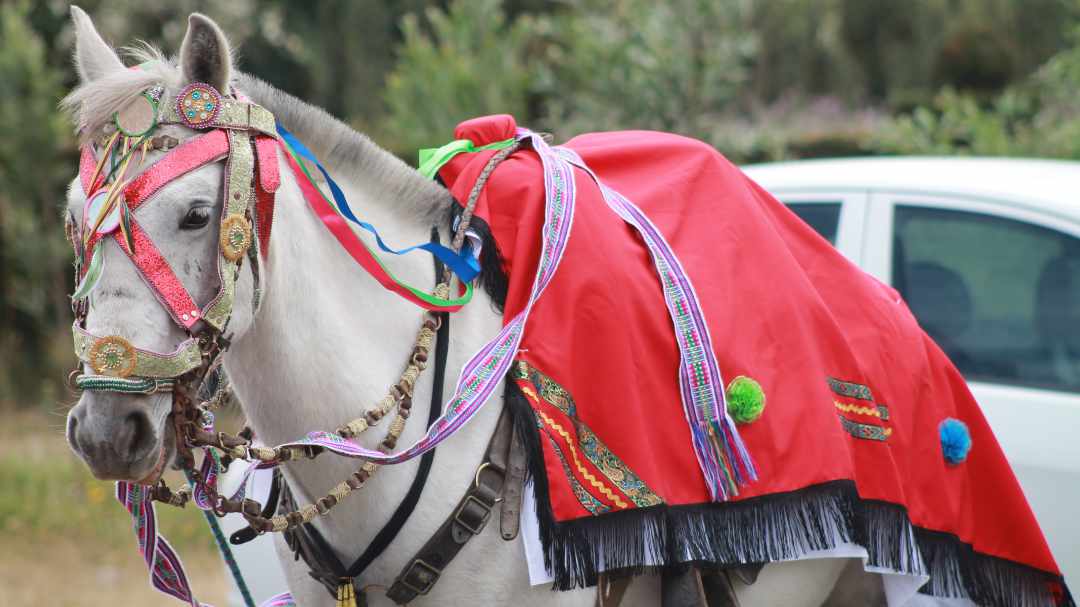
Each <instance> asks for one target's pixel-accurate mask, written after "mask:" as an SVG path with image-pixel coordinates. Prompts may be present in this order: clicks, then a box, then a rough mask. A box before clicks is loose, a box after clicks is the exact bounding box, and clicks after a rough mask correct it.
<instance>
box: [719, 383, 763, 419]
mask: <svg viewBox="0 0 1080 607" xmlns="http://www.w3.org/2000/svg"><path fill="white" fill-rule="evenodd" d="M726 394H727V410H728V415H730V416H731V419H733V420H735V421H736V422H737V423H740V424H749V423H750V422H753V421H755V420H757V418H759V417H761V412H762V411H764V410H765V391H764V390H762V389H761V384H759V383H757V382H756V381H754V380H753V379H751V378H749V377H746V376H745V375H740V376H738V377H736V378H735V379H733V380H731V383H729V384H728V387H727V391H726Z"/></svg>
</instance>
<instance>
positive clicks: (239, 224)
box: [221, 215, 251, 262]
mask: <svg viewBox="0 0 1080 607" xmlns="http://www.w3.org/2000/svg"><path fill="white" fill-rule="evenodd" d="M250 246H251V222H250V221H248V220H247V217H244V216H243V215H229V216H228V217H226V218H225V219H223V220H222V221H221V255H222V256H223V257H225V259H228V260H229V261H233V262H236V261H239V260H240V258H242V257H243V256H244V253H247V250H248V247H250Z"/></svg>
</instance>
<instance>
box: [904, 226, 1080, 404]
mask: <svg viewBox="0 0 1080 607" xmlns="http://www.w3.org/2000/svg"><path fill="white" fill-rule="evenodd" d="M893 286H894V287H895V288H896V289H897V290H898V291H900V293H901V294H902V295H903V296H904V299H906V300H907V302H908V305H909V306H910V307H911V311H912V313H914V315H915V317H916V318H918V320H919V324H921V325H922V327H923V329H924V330H926V332H927V333H928V334H929V335H930V336H931V337H932V338H933V339H934V340H935V341H936V342H937V343H938V345H939V346H941V348H942V349H943V350H944V351H945V353H946V354H948V355H949V357H950V358H951V359H952V361H953V363H955V364H956V366H957V368H958V369H960V372H961V373H963V374H964V376H965V377H967V378H968V379H977V380H984V381H992V382H997V383H1007V384H1017V385H1028V386H1038V387H1045V388H1054V389H1062V390H1069V391H1080V240H1078V239H1076V238H1073V237H1072V236H1068V235H1066V234H1062V233H1060V232H1057V231H1055V230H1050V229H1047V228H1043V227H1039V226H1036V225H1032V224H1029V223H1025V222H1021V221H1016V220H1012V219H1006V218H1003V217H996V216H993V215H986V214H982V213H972V212H964V211H952V210H942V209H933V208H926V207H917V206H904V205H898V206H897V207H896V215H895V221H894V238H893Z"/></svg>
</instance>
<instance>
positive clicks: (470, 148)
mask: <svg viewBox="0 0 1080 607" xmlns="http://www.w3.org/2000/svg"><path fill="white" fill-rule="evenodd" d="M514 141H515V139H514V138H513V137H511V138H509V139H503V140H502V141H496V142H495V143H489V144H486V145H481V146H477V145H476V144H474V143H473V142H472V141H469V140H468V139H455V140H454V141H451V142H450V143H448V144H446V145H444V146H442V147H440V148H425V149H423V150H420V168H419V169H417V170H418V171H420V174H421V175H423V176H424V177H427V178H428V179H434V178H435V175H436V174H437V173H438V172H439V169H441V168H443V165H445V164H446V163H447V162H450V160H451V159H452V158H453V157H454V156H457V155H458V154H464V153H467V152H482V151H484V150H501V149H503V148H508V147H510V146H512V145H514Z"/></svg>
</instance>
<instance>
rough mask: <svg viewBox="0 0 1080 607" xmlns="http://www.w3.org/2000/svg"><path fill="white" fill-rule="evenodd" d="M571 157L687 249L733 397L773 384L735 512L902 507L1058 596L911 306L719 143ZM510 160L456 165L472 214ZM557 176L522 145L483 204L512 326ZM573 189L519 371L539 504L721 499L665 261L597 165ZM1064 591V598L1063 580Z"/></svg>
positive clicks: (674, 143) (976, 416) (500, 134)
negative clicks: (550, 184)
mask: <svg viewBox="0 0 1080 607" xmlns="http://www.w3.org/2000/svg"><path fill="white" fill-rule="evenodd" d="M515 129H516V125H515V124H514V121H513V118H511V117H509V116H495V117H487V118H481V119H476V120H472V121H469V122H466V123H463V124H462V125H460V126H459V127H458V129H457V131H456V132H455V138H458V139H470V140H472V141H473V142H474V143H475V144H477V145H483V144H486V143H491V142H494V141H499V140H503V139H506V138H508V137H512V136H514V132H515ZM565 147H568V148H570V149H572V150H574V151H576V152H577V153H578V154H579V155H580V156H581V157H582V158H583V159H584V161H585V163H586V164H587V165H588V166H589V167H590V168H591V169H592V170H593V171H594V172H595V173H596V174H597V175H598V176H599V178H600V179H601V180H602V181H603V182H604V183H605V184H606V185H608V186H610V187H612V188H614V189H615V190H617V191H619V192H620V193H622V194H623V195H625V196H626V197H627V198H629V199H630V200H631V201H633V202H634V203H635V204H636V205H637V206H638V207H640V208H641V209H642V210H643V211H644V212H645V214H646V215H647V216H648V217H649V218H650V219H651V220H652V221H653V222H654V223H655V224H656V226H657V227H658V228H659V229H660V231H661V232H662V233H663V235H664V237H665V238H666V239H667V241H668V243H670V245H671V246H672V248H673V249H674V251H675V253H676V254H677V256H678V257H679V259H680V260H681V262H682V265H683V267H684V268H685V269H686V271H687V272H688V274H689V275H690V278H691V280H692V281H693V284H694V286H695V288H696V291H697V294H698V296H699V299H700V301H701V305H702V307H703V311H704V314H705V317H706V319H707V321H708V325H709V329H710V332H711V334H712V340H713V345H714V347H715V349H716V353H717V357H718V360H719V364H720V369H721V372H722V374H723V376H724V378H725V381H730V380H731V379H732V378H734V377H736V376H739V375H745V376H749V377H752V378H753V379H755V380H757V381H758V382H759V383H760V384H761V386H762V387H763V389H764V392H765V395H766V398H767V405H766V408H765V411H764V414H763V415H762V416H761V418H760V419H758V420H757V421H755V422H753V423H750V424H743V425H741V426H740V432H741V435H742V437H743V439H744V440H745V442H746V445H747V447H748V449H749V451H750V454H751V456H752V457H753V459H754V461H755V463H756V465H757V468H758V473H759V475H760V480H758V481H757V482H754V483H751V484H750V485H749V486H747V487H744V488H743V490H742V491H741V493H740V495H739V496H738V497H737V498H736V500H735V501H736V502H740V501H745V500H751V498H756V497H759V496H773V495H782V494H786V495H790V494H791V492H797V491H800V490H806V489H808V488H813V487H823V486H830V485H829V484H830V483H834V482H838V481H841V482H846V483H847V484H848V486H853V487H854V492H855V493H857V496H855V497H854V499H857V500H859V502H860V503H878V502H880V503H884V504H890V505H895V506H898V507H900V508H899V511H900V512H902V513H906V517H907V519H908V520H909V521H910V523H911V525H912V526H914V528H915V529H917V530H920V531H922V532H926V533H935V532H940V534H941V535H942V536H943V537H948V538H950V541H954V540H955V541H956V542H957V544H958V545H960V546H966V548H965V550H967V552H973V553H974V554H975V555H979V556H982V557H991V558H994V559H1002V560H1004V561H1008V562H1012V563H1019V564H1022V565H1025V566H1027V567H1029V568H1033V569H1036V570H1038V571H1041V572H1045V573H1046V574H1048V579H1049V580H1050V582H1048V584H1049V586H1051V587H1053V586H1054V583H1055V582H1054V580H1056V579H1059V576H1060V572H1059V570H1058V568H1057V565H1056V564H1055V562H1054V559H1053V557H1052V556H1051V553H1050V550H1049V548H1048V547H1047V545H1046V542H1045V540H1044V539H1043V536H1042V533H1041V532H1040V530H1039V527H1038V524H1037V523H1036V521H1035V517H1034V516H1033V514H1032V512H1031V510H1030V508H1029V507H1028V504H1027V502H1026V500H1025V498H1024V495H1023V493H1022V492H1021V490H1020V487H1019V485H1018V484H1017V482H1016V479H1015V478H1014V476H1013V474H1012V471H1011V470H1010V468H1009V464H1008V462H1006V460H1005V457H1004V455H1003V454H1002V452H1001V449H1000V448H999V446H998V444H997V441H996V440H995V439H994V436H993V433H992V432H991V430H990V428H989V426H988V425H987V423H986V420H985V419H984V417H983V415H982V413H981V412H980V410H979V407H978V405H977V404H976V403H975V401H974V399H973V398H972V396H971V393H970V392H969V391H968V388H967V386H966V384H965V382H964V379H963V377H961V376H960V374H959V373H958V372H957V370H956V368H955V367H954V366H953V365H952V364H951V363H950V362H949V361H948V359H947V358H946V356H945V355H944V354H943V353H942V351H941V350H940V349H939V348H938V347H937V345H936V344H935V343H934V342H933V341H932V340H931V339H930V338H929V337H927V336H926V334H925V333H924V332H923V331H922V330H921V329H920V328H919V325H918V323H917V322H916V320H915V319H914V317H913V316H912V314H911V312H910V311H909V310H908V308H907V306H906V305H905V303H904V302H903V301H902V299H901V298H900V296H899V295H898V294H897V292H896V291H895V290H893V289H892V288H890V287H889V286H887V285H885V284H882V283H881V282H879V281H877V280H875V279H874V278H872V277H871V276H869V275H868V274H866V273H864V272H863V271H862V270H860V269H859V268H858V267H856V266H855V265H853V264H852V263H850V262H849V261H848V260H846V259H845V258H844V257H843V256H841V255H840V254H839V253H838V252H837V251H836V250H835V249H834V248H833V247H832V246H831V245H830V244H829V243H828V242H826V241H825V240H824V239H822V238H821V237H820V236H818V234H817V233H815V232H814V230H813V229H811V228H810V227H809V226H807V225H806V224H805V223H803V222H802V221H801V220H800V219H799V218H798V217H797V216H796V215H794V214H793V213H792V212H791V211H789V210H788V209H787V208H786V207H785V206H784V205H783V204H781V203H780V202H778V201H777V200H776V199H775V198H773V197H772V196H771V195H769V194H768V193H767V192H765V191H764V190H762V189H761V188H760V187H759V186H758V185H757V184H755V183H754V182H753V181H751V180H750V179H749V178H747V177H746V176H745V175H744V174H743V173H742V172H741V171H739V169H738V168H736V167H735V166H734V165H732V164H731V163H729V162H728V161H727V160H726V159H725V158H724V157H723V156H721V155H720V154H719V153H717V152H716V150H714V149H713V148H711V147H709V146H707V145H706V144H704V143H701V142H699V141H695V140H692V139H688V138H685V137H680V136H676V135H670V134H664V133H655V132H643V131H628V132H614V133H595V134H587V135H582V136H579V137H575V138H573V139H571V140H570V141H568V142H567V143H566V144H565ZM494 153H495V152H494V151H483V152H477V153H467V154H461V155H459V156H457V157H455V158H454V159H453V160H451V161H450V162H449V163H448V164H447V165H445V166H444V167H443V168H442V170H441V172H440V177H441V178H442V179H443V181H444V183H445V184H446V185H447V187H449V188H450V190H451V192H452V193H453V195H454V197H455V198H456V199H457V200H459V201H464V200H467V199H468V195H469V192H470V190H471V189H472V188H473V185H474V183H475V181H476V178H477V176H478V174H479V173H480V171H481V169H482V168H483V167H484V165H485V164H486V163H487V161H488V159H490V157H491V156H492V155H493V154H494ZM542 175H543V173H542V168H541V165H540V162H539V159H538V157H537V155H536V154H535V153H534V152H532V151H531V150H528V149H527V148H525V149H522V150H520V151H518V152H516V153H514V154H513V155H512V156H511V157H510V158H509V159H507V160H506V161H504V162H502V163H501V164H500V165H499V166H498V168H497V169H496V170H495V172H494V173H493V174H492V176H491V178H490V180H489V181H488V183H487V185H486V187H485V189H484V190H483V192H482V193H481V194H480V198H479V202H478V205H477V211H476V214H477V216H479V217H481V218H482V219H483V220H484V221H486V222H487V224H488V226H489V227H490V229H491V232H492V234H493V236H494V240H495V242H496V243H497V245H498V248H499V251H500V253H501V255H502V259H503V261H504V264H505V267H504V270H505V271H506V273H507V275H508V278H509V291H508V296H507V302H506V309H505V318H506V319H510V318H511V317H513V315H514V314H516V313H517V312H518V311H519V310H520V309H521V308H522V306H523V305H524V304H525V302H526V299H527V297H528V294H529V290H530V287H531V284H532V281H533V277H534V274H535V269H536V266H537V260H538V255H539V251H540V246H539V238H540V229H539V227H540V225H541V224H542V223H543V216H544V181H543V178H542ZM575 178H576V179H575V181H576V184H577V192H578V193H577V196H578V198H577V201H578V202H577V206H576V211H575V217H574V220H573V228H572V232H571V234H570V239H569V244H568V245H567V249H566V252H565V255H564V257H563V261H562V264H561V265H560V266H559V268H558V270H557V273H556V275H555V277H554V279H553V281H552V282H551V284H550V285H549V286H548V288H547V290H546V291H545V293H544V294H543V296H542V297H541V298H540V300H539V301H538V302H537V304H536V305H535V307H534V308H533V311H532V313H531V316H530V318H529V322H528V325H527V327H526V330H525V337H524V340H523V342H522V346H521V351H520V353H519V355H518V357H517V359H518V360H519V361H520V362H521V363H525V364H524V365H522V364H519V365H517V367H516V369H515V373H513V374H512V376H513V377H514V378H515V379H516V380H517V385H518V386H519V387H521V388H523V393H524V396H525V397H526V398H527V399H528V402H529V404H530V406H531V407H532V409H533V410H534V412H535V413H536V419H535V423H534V427H536V428H538V429H539V431H538V435H539V440H538V442H539V445H540V449H542V450H543V453H544V457H543V475H544V476H545V477H546V479H541V480H542V481H546V485H547V501H548V502H549V503H548V504H541V505H540V507H541V509H542V510H543V509H545V508H547V506H550V516H552V517H553V523H554V525H555V527H559V526H560V525H564V526H565V525H572V524H573V523H575V522H578V521H587V519H592V518H599V519H606V518H609V517H607V516H600V517H595V516H594V515H595V514H602V513H606V512H614V511H619V510H632V509H635V508H637V509H643V510H650V509H653V510H655V509H657V508H666V510H665V511H666V512H674V511H676V510H675V509H673V507H677V506H680V505H695V504H706V503H708V502H709V496H708V493H707V491H706V487H705V484H704V480H703V478H702V474H701V471H700V469H699V467H698V463H697V461H696V460H695V456H694V453H693V450H692V447H691V439H690V434H689V430H688V427H687V424H686V421H685V419H684V417H683V413H682V410H681V401H680V393H679V388H678V375H677V366H678V360H679V353H678V350H677V347H676V342H675V339H674V336H673V334H672V327H671V322H670V320H669V318H668V316H667V310H666V308H665V304H664V299H663V296H662V293H661V290H660V283H659V281H658V280H657V277H656V274H655V271H654V269H653V266H652V263H651V262H650V259H649V254H648V251H647V249H646V248H645V246H644V245H643V244H642V241H641V239H640V238H639V237H638V235H637V234H636V232H635V231H634V230H633V229H632V228H631V227H630V226H629V225H627V224H625V223H624V222H623V221H622V220H621V219H620V218H619V217H617V216H616V215H615V214H614V213H613V212H612V211H611V210H610V209H609V208H608V207H607V206H606V205H605V203H604V201H603V198H602V196H601V194H600V192H599V189H598V188H597V187H596V185H595V183H594V182H593V181H592V180H591V179H590V178H589V177H588V176H587V175H586V174H585V173H584V172H583V171H581V170H579V169H576V170H575ZM834 380H839V383H838V381H834ZM950 417H951V418H956V419H959V420H961V421H963V422H964V423H965V424H967V427H968V428H969V429H970V433H971V439H972V444H973V448H972V449H971V451H970V454H969V455H968V457H967V459H966V461H964V462H963V463H960V464H957V465H950V464H948V463H946V461H945V459H944V457H943V455H942V446H941V440H940V437H939V430H938V426H939V424H940V423H941V422H942V421H943V420H944V419H946V418H950ZM635 479H636V480H635ZM747 503H748V504H750V503H753V504H758V503H765V502H762V501H760V500H759V501H753V500H752V501H751V502H747ZM734 507H736V506H735V504H733V503H725V504H714V505H712V506H710V508H711V509H713V510H716V511H722V510H723V509H724V508H734ZM542 516H543V515H542ZM582 524H586V523H584V522H583V523H582ZM856 535H857V534H856ZM920 537H922V536H920ZM967 552H965V554H966V553H967ZM924 557H926V553H925V549H924ZM631 565H632V563H631ZM1051 590H1052V591H1053V593H1054V594H1055V595H1056V596H1059V597H1064V596H1066V595H1067V591H1066V590H1065V589H1064V586H1063V585H1061V587H1060V588H1051ZM1065 600H1066V599H1064V598H1062V601H1065Z"/></svg>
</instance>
